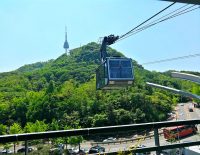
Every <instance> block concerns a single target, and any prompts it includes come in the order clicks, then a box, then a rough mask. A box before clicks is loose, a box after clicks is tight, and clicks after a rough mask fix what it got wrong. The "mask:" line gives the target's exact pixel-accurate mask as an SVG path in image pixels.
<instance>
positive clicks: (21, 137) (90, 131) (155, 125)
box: [0, 119, 200, 154]
mask: <svg viewBox="0 0 200 155" xmlns="http://www.w3.org/2000/svg"><path fill="white" fill-rule="evenodd" d="M193 124H200V119H195V120H181V121H180V120H179V121H166V122H152V123H142V124H129V125H119V126H106V127H97V128H83V129H73V130H59V131H48V132H37V133H24V134H14V135H2V136H0V143H7V142H18V141H25V144H26V148H27V141H28V140H36V139H45V138H56V137H69V136H78V135H94V134H104V133H114V132H120V131H131V130H135V131H141V130H145V129H147V128H148V129H154V138H155V145H156V146H155V147H149V148H142V149H136V150H132V151H133V152H147V151H161V150H162V149H168V148H170V149H171V148H177V147H185V146H193V145H200V141H197V142H190V143H184V144H173V145H166V146H160V144H159V136H158V129H159V128H162V127H170V126H178V125H193ZM25 154H28V152H27V151H26V152H25Z"/></svg>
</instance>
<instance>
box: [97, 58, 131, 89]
mask: <svg viewBox="0 0 200 155" xmlns="http://www.w3.org/2000/svg"><path fill="white" fill-rule="evenodd" d="M133 80H134V76H133V64H132V59H130V58H120V57H117V58H116V57H107V58H106V59H105V61H104V62H103V63H102V64H101V65H100V66H99V67H98V68H97V70H96V89H97V90H99V89H103V90H111V89H121V88H124V87H127V86H130V85H132V83H133Z"/></svg>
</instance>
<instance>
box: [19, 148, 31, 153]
mask: <svg viewBox="0 0 200 155" xmlns="http://www.w3.org/2000/svg"><path fill="white" fill-rule="evenodd" d="M25 151H26V148H25V147H22V148H20V149H18V150H17V152H18V153H20V152H25ZM32 151H33V148H32V147H28V152H32Z"/></svg>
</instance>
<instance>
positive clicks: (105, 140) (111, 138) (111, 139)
mask: <svg viewBox="0 0 200 155" xmlns="http://www.w3.org/2000/svg"><path fill="white" fill-rule="evenodd" d="M116 140H117V139H116V138H113V137H109V138H107V139H104V140H103V142H114V141H116Z"/></svg>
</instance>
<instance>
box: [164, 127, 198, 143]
mask: <svg viewBox="0 0 200 155" xmlns="http://www.w3.org/2000/svg"><path fill="white" fill-rule="evenodd" d="M196 132H197V127H196V126H195V125H181V126H174V127H169V128H164V129H163V134H164V138H165V139H167V140H170V139H178V138H182V137H185V136H188V135H191V134H195V133H196Z"/></svg>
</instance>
